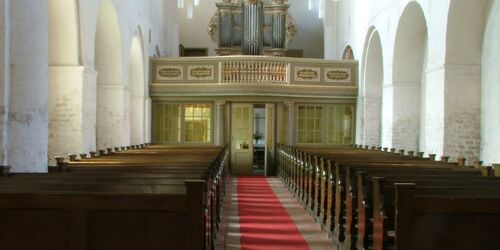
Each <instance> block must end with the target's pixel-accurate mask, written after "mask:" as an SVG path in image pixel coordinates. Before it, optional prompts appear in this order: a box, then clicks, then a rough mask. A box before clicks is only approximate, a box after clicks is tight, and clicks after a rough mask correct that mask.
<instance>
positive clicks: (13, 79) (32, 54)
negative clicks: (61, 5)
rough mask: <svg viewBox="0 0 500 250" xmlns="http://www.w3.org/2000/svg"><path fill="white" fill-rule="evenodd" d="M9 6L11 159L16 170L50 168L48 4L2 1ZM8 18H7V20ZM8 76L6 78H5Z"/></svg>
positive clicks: (30, 170)
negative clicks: (48, 151)
mask: <svg viewBox="0 0 500 250" xmlns="http://www.w3.org/2000/svg"><path fill="white" fill-rule="evenodd" d="M3 2H4V4H6V5H5V6H6V7H7V5H8V7H7V8H8V9H9V12H8V13H9V18H8V19H7V20H8V25H9V28H8V29H9V30H8V31H9V32H8V33H7V34H6V35H8V38H9V44H10V46H8V47H9V53H10V57H9V64H10V65H9V67H10V69H9V71H6V72H8V73H9V74H10V78H9V79H8V81H9V83H5V84H6V85H10V86H9V87H8V88H4V89H3V91H4V92H3V94H4V95H5V93H7V92H8V93H9V94H8V95H9V106H8V108H7V109H6V113H7V114H8V145H3V146H4V148H6V147H7V152H8V153H7V154H8V156H7V157H8V161H7V164H9V165H11V166H12V167H13V169H12V171H14V172H44V171H46V170H47V146H48V139H47V138H48V90H49V88H48V57H49V55H48V48H49V47H48V46H49V45H48V37H47V30H48V3H47V1H43V0H19V1H3ZM4 21H5V19H4ZM4 79H5V78H4Z"/></svg>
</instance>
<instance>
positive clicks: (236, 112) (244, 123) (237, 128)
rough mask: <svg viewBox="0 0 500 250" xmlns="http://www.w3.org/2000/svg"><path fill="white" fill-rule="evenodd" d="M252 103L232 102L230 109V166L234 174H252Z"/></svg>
mask: <svg viewBox="0 0 500 250" xmlns="http://www.w3.org/2000/svg"><path fill="white" fill-rule="evenodd" d="M252 165H253V104H233V105H232V109H231V166H232V172H233V174H235V175H252V167H253V166H252Z"/></svg>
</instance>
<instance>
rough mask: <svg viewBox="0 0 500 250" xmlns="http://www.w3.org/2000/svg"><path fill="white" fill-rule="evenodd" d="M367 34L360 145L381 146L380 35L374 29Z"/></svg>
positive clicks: (382, 78)
mask: <svg viewBox="0 0 500 250" xmlns="http://www.w3.org/2000/svg"><path fill="white" fill-rule="evenodd" d="M369 32H370V33H368V34H367V39H366V42H367V43H366V45H365V52H364V58H363V69H362V70H363V71H362V74H363V77H362V79H363V82H362V85H363V87H362V88H361V89H362V92H361V93H360V95H361V96H362V103H363V107H362V109H361V110H362V112H363V117H362V118H361V121H362V125H361V130H362V131H361V133H362V135H363V136H362V137H363V138H362V144H364V145H380V144H381V118H382V88H383V80H384V73H383V64H384V60H383V54H382V43H381V41H380V35H379V33H378V31H377V30H376V29H370V31H369Z"/></svg>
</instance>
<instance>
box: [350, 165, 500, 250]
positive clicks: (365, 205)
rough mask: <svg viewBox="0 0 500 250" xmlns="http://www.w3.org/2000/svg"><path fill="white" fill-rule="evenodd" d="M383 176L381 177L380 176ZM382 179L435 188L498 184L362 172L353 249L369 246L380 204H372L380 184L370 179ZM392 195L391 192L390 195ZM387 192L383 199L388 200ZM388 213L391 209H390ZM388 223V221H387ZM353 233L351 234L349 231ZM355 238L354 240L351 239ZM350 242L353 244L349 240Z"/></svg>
mask: <svg viewBox="0 0 500 250" xmlns="http://www.w3.org/2000/svg"><path fill="white" fill-rule="evenodd" d="M380 176H383V177H380ZM384 178H386V179H387V180H388V182H389V181H390V182H393V181H398V182H399V181H401V182H416V183H419V184H421V185H427V184H428V185H435V184H442V185H443V186H449V187H453V186H457V185H462V184H463V186H465V184H464V183H470V184H471V185H479V186H481V187H486V186H491V185H494V186H498V185H499V184H500V182H499V181H498V179H496V180H494V181H492V179H485V178H484V177H482V176H471V175H460V174H459V173H454V174H453V173H446V174H445V175H443V174H439V175H436V173H434V174H432V175H429V174H426V173H412V174H408V173H401V172H400V173H371V174H367V173H366V172H360V173H358V188H357V191H358V199H357V201H358V204H357V215H358V218H357V225H358V227H357V228H358V230H357V235H356V236H357V244H356V245H357V248H358V249H363V248H368V247H370V246H371V245H372V244H373V242H372V239H373V237H374V236H373V234H374V233H373V232H374V230H375V226H374V224H373V221H374V215H376V214H377V213H378V210H377V209H379V207H378V205H377V204H380V201H376V199H378V198H380V197H381V195H380V193H379V192H378V190H379V189H378V188H379V187H378V186H377V187H375V186H376V185H379V184H380V183H375V181H372V180H377V182H378V181H379V180H385V179H384ZM393 194H394V193H393V192H392V196H391V197H394V195H393ZM389 195H391V194H390V193H387V196H384V197H385V198H390V196H389ZM391 211H392V210H391ZM389 223H390V222H389ZM352 233H353V234H354V233H355V232H352ZM353 239H355V237H353ZM352 243H355V241H353V242H352Z"/></svg>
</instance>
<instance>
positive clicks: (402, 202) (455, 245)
mask: <svg viewBox="0 0 500 250" xmlns="http://www.w3.org/2000/svg"><path fill="white" fill-rule="evenodd" d="M465 190H467V189H464V190H460V191H459V192H457V193H456V194H454V195H448V194H441V193H439V192H436V190H432V191H431V190H430V192H420V191H419V187H418V186H416V187H415V185H414V184H410V185H408V184H397V185H396V200H395V202H396V204H395V209H396V211H397V213H396V218H395V224H396V230H395V242H394V248H395V249H398V250H400V249H402V250H405V249H412V250H424V249H425V250H437V249H439V250H451V249H463V250H473V249H474V250H475V249H482V250H494V249H498V246H499V243H500V242H499V240H498V237H497V236H498V235H499V233H500V229H499V227H498V226H499V225H500V195H499V193H498V192H495V193H485V192H484V191H487V190H478V192H477V193H476V194H473V193H472V192H469V193H468V194H466V193H465V192H463V191H465Z"/></svg>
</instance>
